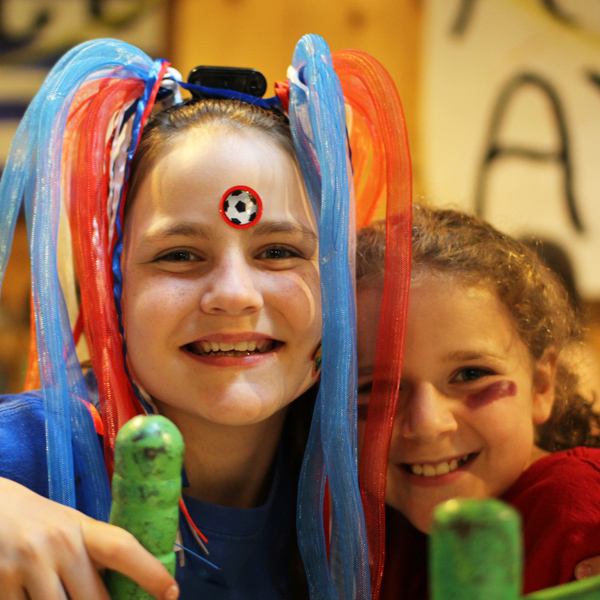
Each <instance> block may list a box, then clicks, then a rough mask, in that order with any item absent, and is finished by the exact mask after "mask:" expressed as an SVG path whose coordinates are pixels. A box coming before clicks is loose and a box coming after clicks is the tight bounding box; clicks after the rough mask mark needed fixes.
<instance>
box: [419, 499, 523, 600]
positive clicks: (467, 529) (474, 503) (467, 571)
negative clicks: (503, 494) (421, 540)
mask: <svg viewBox="0 0 600 600" xmlns="http://www.w3.org/2000/svg"><path fill="white" fill-rule="evenodd" d="M519 527H520V521H519V516H518V515H517V513H516V512H515V510H514V509H513V508H511V507H510V506H507V505H506V504H504V503H502V502H500V501H499V500H486V501H484V502H482V501H480V500H472V499H464V500H460V501H459V500H449V501H448V502H445V503H444V504H441V505H440V506H438V507H437V508H436V510H435V512H434V525H433V529H432V537H431V540H430V556H431V597H432V600H516V599H517V598H518V597H519V592H520V589H521V544H520V535H519Z"/></svg>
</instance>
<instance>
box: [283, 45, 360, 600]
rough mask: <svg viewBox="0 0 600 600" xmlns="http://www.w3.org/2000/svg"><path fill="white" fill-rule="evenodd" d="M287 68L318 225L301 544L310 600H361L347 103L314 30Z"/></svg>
mask: <svg viewBox="0 0 600 600" xmlns="http://www.w3.org/2000/svg"><path fill="white" fill-rule="evenodd" d="M293 70H295V73H296V76H295V79H296V80H295V81H294V80H292V81H291V98H290V122H291V125H292V133H293V136H294V145H295V147H296V152H297V154H298V156H299V159H300V165H301V168H302V172H303V175H304V179H305V181H306V183H307V189H308V191H309V195H310V196H311V201H312V203H313V208H314V210H315V213H316V214H317V216H318V217H317V218H318V219H319V221H320V226H319V265H320V272H321V295H322V304H323V346H322V357H323V362H322V365H323V368H322V374H321V385H320V389H319V395H318V398H317V406H316V408H315V413H314V417H313V423H312V425H311V431H310V435H309V441H308V446H307V450H306V455H305V459H304V464H303V468H302V472H301V475H300V489H299V496H298V541H299V546H300V551H301V553H302V557H303V560H304V563H305V567H306V571H307V577H308V582H309V588H310V594H311V598H312V599H313V600H315V599H317V598H319V599H321V598H323V599H331V600H333V599H335V598H344V599H350V598H354V599H367V598H370V581H369V572H368V564H369V561H368V550H367V541H366V530H365V523H364V515H363V511H362V504H361V499H360V492H359V488H358V474H357V470H358V469H357V451H356V433H355V432H356V381H357V375H356V333H355V323H356V319H355V308H354V293H353V285H352V276H351V272H350V266H349V256H350V254H351V252H353V247H352V244H351V243H350V236H351V227H350V223H351V222H352V220H353V217H352V215H351V194H350V188H349V182H348V169H347V165H348V163H347V153H346V152H347V143H346V130H345V118H344V100H343V95H342V91H341V86H340V84H339V80H338V78H337V76H336V74H335V72H334V70H333V67H332V62H331V55H330V53H329V49H328V47H327V44H326V43H325V42H324V40H323V39H322V38H320V37H319V36H316V35H308V36H304V37H303V38H302V39H301V40H300V41H299V42H298V44H297V46H296V50H295V53H294V59H293ZM316 192H319V193H318V195H317V194H316ZM352 231H353V229H352ZM326 477H327V480H328V482H329V487H330V491H331V498H332V504H333V510H332V517H333V533H332V545H331V549H330V558H329V561H328V559H327V552H326V548H325V539H324V529H323V516H322V515H323V501H324V491H325V478H326ZM327 525H328V524H327Z"/></svg>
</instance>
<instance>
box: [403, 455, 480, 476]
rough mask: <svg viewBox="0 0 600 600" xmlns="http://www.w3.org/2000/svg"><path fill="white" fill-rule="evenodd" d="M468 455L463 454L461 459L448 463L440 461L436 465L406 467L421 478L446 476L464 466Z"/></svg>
mask: <svg viewBox="0 0 600 600" xmlns="http://www.w3.org/2000/svg"><path fill="white" fill-rule="evenodd" d="M469 456H470V455H469V454H465V455H464V456H463V457H462V458H460V459H458V460H456V459H455V458H453V459H452V460H451V461H450V462H447V461H442V462H440V463H437V464H436V465H430V464H422V465H417V464H414V465H408V466H409V469H410V470H411V471H412V473H413V474H414V475H422V476H423V477H435V476H436V475H446V474H447V473H451V472H452V471H456V469H458V467H460V466H462V465H464V464H465V463H466V462H467V460H469Z"/></svg>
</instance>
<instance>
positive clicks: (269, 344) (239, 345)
mask: <svg viewBox="0 0 600 600" xmlns="http://www.w3.org/2000/svg"><path fill="white" fill-rule="evenodd" d="M281 345H282V342H278V341H277V340H259V341H256V340H251V341H248V342H236V343H235V344H232V343H229V342H206V341H200V342H192V343H191V344H187V345H186V346H184V347H185V349H186V350H188V351H189V352H191V353H192V354H196V355H198V356H215V357H216V356H236V357H240V356H252V355H254V354H265V353H266V352H271V351H272V350H274V349H275V348H277V347H279V346H281Z"/></svg>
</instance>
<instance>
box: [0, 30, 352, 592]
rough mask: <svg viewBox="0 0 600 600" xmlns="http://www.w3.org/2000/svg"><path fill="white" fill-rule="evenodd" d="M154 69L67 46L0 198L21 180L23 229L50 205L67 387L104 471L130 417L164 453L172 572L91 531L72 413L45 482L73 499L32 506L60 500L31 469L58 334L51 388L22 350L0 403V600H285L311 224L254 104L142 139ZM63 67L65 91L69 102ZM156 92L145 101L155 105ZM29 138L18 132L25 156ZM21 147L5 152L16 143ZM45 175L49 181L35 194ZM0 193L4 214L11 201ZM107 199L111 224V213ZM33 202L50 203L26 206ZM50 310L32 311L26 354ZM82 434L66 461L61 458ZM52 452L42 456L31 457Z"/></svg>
mask: <svg viewBox="0 0 600 600" xmlns="http://www.w3.org/2000/svg"><path fill="white" fill-rule="evenodd" d="M90 63H93V65H99V66H96V67H95V68H96V69H97V71H93V69H92V68H91V67H90ZM166 68H167V65H166V64H164V61H160V60H159V61H156V62H155V63H153V62H152V61H151V60H150V59H149V58H148V57H146V56H145V55H143V54H142V53H141V52H140V51H138V50H137V49H135V48H133V47H131V46H128V45H126V44H123V43H121V42H118V41H115V40H97V41H93V42H89V43H86V44H83V45H82V46H80V47H78V48H75V49H74V50H73V51H71V52H70V53H69V54H68V55H67V56H66V57H64V58H63V60H62V61H61V62H60V63H59V65H58V66H57V67H56V68H55V70H54V71H53V72H52V73H51V75H50V76H49V79H48V80H47V81H48V82H49V83H48V84H47V86H50V87H52V88H53V89H54V88H56V89H60V90H61V91H65V93H64V94H62V93H61V94H56V95H54V96H53V95H50V96H51V98H50V101H48V102H51V101H62V100H63V99H64V98H66V99H67V100H65V107H66V108H64V109H63V108H62V105H61V108H60V109H59V110H56V111H55V112H52V114H51V117H52V119H55V121H54V120H52V119H49V122H50V121H51V122H52V125H53V127H54V129H53V131H55V132H56V139H52V140H51V142H52V143H51V144H50V145H49V152H52V153H55V154H56V155H57V156H52V157H47V156H46V155H45V153H44V152H43V151H42V150H41V149H40V148H38V147H37V146H35V148H34V150H35V151H34V152H32V153H31V154H30V155H27V153H26V152H21V153H20V154H19V153H18V152H17V153H16V154H17V158H20V157H26V158H27V159H28V160H29V159H31V161H32V163H29V162H27V160H25V158H20V159H21V161H22V162H18V161H16V162H15V161H13V162H12V163H11V164H10V169H11V175H12V174H13V173H14V178H12V179H10V181H14V182H16V183H15V188H18V185H19V182H20V181H21V180H20V173H21V172H22V173H26V174H27V175H28V176H29V177H31V179H32V180H33V179H35V180H36V185H35V186H31V187H30V188H29V189H28V190H26V193H27V194H29V193H31V192H33V191H34V190H33V188H35V191H36V194H37V195H35V196H34V198H33V200H31V202H32V203H33V209H34V210H36V211H41V210H42V209H43V208H45V207H47V204H48V205H51V206H52V207H56V205H57V204H60V203H61V202H62V203H63V210H64V209H65V208H66V210H67V212H68V213H69V217H70V222H69V225H70V227H71V229H70V234H71V235H72V238H73V248H74V255H75V263H76V268H77V276H78V283H79V287H78V290H77V293H78V294H77V295H78V298H81V307H82V314H80V317H81V318H82V320H83V321H84V324H85V325H84V328H85V336H86V340H87V342H88V345H89V347H90V354H91V364H92V370H91V371H90V372H89V373H88V374H87V376H86V379H87V383H88V385H89V389H90V390H91V392H93V391H96V392H97V395H98V394H99V401H98V402H97V403H96V404H97V405H98V406H99V407H100V410H101V412H102V416H103V422H104V429H103V433H104V443H105V449H106V450H107V451H106V453H105V456H106V466H107V468H108V471H109V473H110V470H111V458H112V456H111V452H112V448H111V441H112V439H113V438H114V434H115V433H116V430H117V429H118V427H119V426H120V425H122V424H123V423H124V422H125V421H126V420H127V419H128V418H130V417H132V416H133V415H134V414H135V412H142V406H143V407H144V408H145V410H146V411H148V412H151V411H154V412H158V413H160V414H162V415H165V416H167V417H168V418H169V419H170V420H171V421H173V422H174V423H175V424H176V425H177V427H178V428H179V430H180V431H181V433H182V434H183V437H184V440H185V455H184V476H183V498H182V503H183V510H182V513H181V515H180V522H179V534H180V538H181V539H180V542H181V545H182V546H183V547H184V548H185V554H184V553H182V552H180V553H179V557H178V564H177V573H176V581H177V583H176V582H175V580H174V579H173V577H171V575H170V574H169V573H168V572H167V570H166V569H165V568H164V567H163V566H162V564H161V563H160V562H159V561H158V560H157V559H155V558H154V557H153V556H151V555H150V554H149V553H148V552H146V550H144V549H143V548H142V546H141V545H139V544H138V542H137V541H135V540H134V539H133V538H132V536H130V535H129V534H128V533H127V532H125V531H123V530H120V529H118V528H116V527H114V526H111V525H109V524H107V523H104V522H102V521H101V519H102V518H103V517H104V518H106V517H107V516H108V515H107V514H106V515H102V514H101V513H100V514H98V511H96V512H94V509H95V508H96V504H95V502H96V501H97V500H98V498H97V496H98V495H99V494H97V493H96V492H98V491H99V490H100V491H103V492H104V491H105V490H104V489H103V488H102V485H101V484H102V483H103V481H104V480H105V479H106V470H107V469H106V468H105V466H104V464H101V470H102V473H98V474H97V477H96V478H95V480H94V481H93V482H92V483H93V484H94V485H95V486H96V487H94V485H92V486H91V487H88V488H87V489H84V484H85V481H83V480H84V478H85V477H87V476H89V473H90V468H89V467H90V465H91V464H92V463H93V460H94V456H95V453H96V452H97V453H98V456H99V457H100V460H99V462H100V463H101V461H102V457H101V455H100V448H99V447H98V439H97V436H96V433H95V432H94V431H92V430H91V419H90V418H89V415H88V414H87V411H86V409H85V408H83V414H82V415H80V416H81V417H82V418H81V419H80V420H77V419H75V418H74V417H73V418H71V419H70V420H69V417H68V413H67V418H66V422H65V423H64V424H63V429H64V430H66V441H67V450H68V453H67V456H68V455H70V454H72V469H73V473H72V474H71V477H69V474H68V472H67V470H66V469H65V471H64V472H65V473H66V475H65V476H64V477H63V480H66V482H67V484H70V485H71V486H72V487H74V493H73V502H72V503H70V506H69V502H67V501H64V502H63V503H62V504H61V503H58V502H54V501H51V500H48V499H47V498H48V497H53V496H52V494H53V493H55V491H56V487H58V486H57V485H56V484H57V481H58V482H59V483H60V481H59V480H60V477H56V475H54V476H52V473H50V467H48V465H53V463H52V460H50V459H48V460H47V458H46V457H47V455H46V446H47V443H46V440H47V431H46V429H47V427H48V424H50V425H52V424H53V423H56V422H57V421H58V418H59V417H58V416H56V415H54V413H52V411H51V410H48V408H47V405H46V403H45V402H46V396H47V395H48V393H47V392H48V390H50V392H54V391H55V390H56V389H57V388H58V387H59V386H60V383H61V381H62V380H63V379H61V376H60V374H61V373H62V372H63V371H65V370H68V369H69V368H71V370H70V371H68V375H67V378H68V379H69V385H70V386H72V387H69V388H68V389H67V390H66V392H64V393H61V392H60V390H59V394H58V402H57V403H56V404H57V405H58V407H59V409H60V410H64V408H65V404H66V405H67V406H69V407H70V409H71V411H72V415H73V413H75V412H76V411H77V410H78V409H80V408H82V407H83V406H84V403H82V402H81V399H82V398H87V391H86V390H85V388H84V389H81V388H79V389H78V391H77V392H75V391H74V390H75V389H77V388H75V387H74V384H73V382H74V381H78V378H81V379H82V374H81V369H80V368H79V365H78V363H77V361H76V360H72V361H71V360H70V357H69V351H71V350H72V349H73V346H74V340H73V339H72V338H71V331H70V324H69V323H68V321H67V324H66V333H65V330H63V334H62V335H63V337H60V336H59V340H58V342H59V352H58V358H57V359H56V360H55V361H54V363H51V364H50V367H51V368H48V363H47V362H46V363H44V362H43V361H44V360H46V353H45V351H46V347H45V342H46V341H47V338H44V339H43V342H42V343H41V344H40V348H42V351H40V363H41V364H42V366H41V367H40V369H39V372H40V374H41V377H42V379H43V381H42V383H43V385H44V389H43V391H40V390H35V391H28V392H25V393H23V394H16V395H6V396H0V477H4V478H5V479H2V478H0V490H1V492H0V496H1V497H2V507H1V510H0V521H1V523H2V524H1V525H0V565H1V568H0V597H2V598H3V599H4V598H6V599H19V600H20V599H23V598H29V599H31V600H64V599H66V598H67V597H68V598H71V599H72V600H75V599H78V598H79V599H83V598H85V599H86V600H99V599H102V600H107V592H106V590H105V588H104V586H103V584H102V579H101V577H100V575H99V572H98V571H99V569H100V568H104V567H107V568H111V569H117V570H119V571H120V572H122V573H124V574H125V575H127V576H129V577H131V578H132V579H134V580H135V581H137V582H138V583H139V584H140V585H143V586H144V588H145V589H147V590H148V591H149V592H150V593H151V594H152V595H153V596H155V597H157V598H160V599H165V600H174V599H175V598H177V597H178V596H179V594H181V595H180V597H181V598H197V597H206V598H211V599H213V600H218V599H225V598H227V599H231V600H233V599H243V598H274V599H275V598H294V597H306V594H307V585H306V577H305V575H304V571H303V567H302V563H301V559H300V555H299V549H298V542H297V536H296V526H295V519H296V499H297V487H298V478H299V473H300V465H301V462H302V456H303V453H304V448H305V446H306V440H307V436H308V429H309V425H310V419H311V417H312V412H313V406H314V402H315V395H316V393H315V387H316V386H315V383H316V382H317V380H318V375H319V368H318V364H320V363H317V359H318V352H317V350H318V348H319V347H320V340H321V321H322V319H321V290H320V275H319V243H318V239H319V236H318V228H317V221H316V218H315V214H314V212H313V208H312V206H311V202H310V199H309V197H308V194H307V192H306V187H305V184H304V179H303V177H302V173H301V170H300V166H299V163H298V158H297V156H296V152H295V150H294V145H293V142H292V133H291V130H290V125H289V122H288V119H287V117H286V116H285V115H284V113H283V112H282V110H279V109H278V108H271V107H270V105H269V106H266V105H263V106H258V105H257V103H258V104H260V101H259V99H257V98H247V101H246V102H244V101H240V100H232V99H215V98H194V99H190V100H188V101H185V102H181V101H179V102H176V103H174V104H173V106H171V107H170V108H167V109H163V110H156V111H155V112H154V114H152V115H151V116H150V117H149V119H148V121H147V122H145V120H144V119H145V118H146V117H147V116H148V114H149V112H150V107H151V101H150V100H149V98H152V95H153V94H156V93H157V92H158V88H159V87H160V85H161V80H162V77H163V75H164V74H165V72H166ZM79 69H80V70H82V72H83V76H82V77H83V79H82V82H79V83H77V85H75V84H74V83H73V79H74V78H75V74H76V73H78V72H79V71H78V70H79ZM107 69H108V70H107ZM90 73H92V75H90ZM157 73H159V74H160V75H157ZM69 78H70V79H69ZM86 78H87V79H86ZM65 80H68V81H66V82H65ZM173 84H174V82H173V81H170V82H169V81H165V82H164V85H165V86H166V89H162V90H161V93H164V92H165V91H166V90H167V89H171V90H172V89H173ZM69 85H71V86H73V85H75V89H76V92H77V93H75V92H74V91H73V92H72V90H70V89H69V90H67V89H66V88H68V86H69ZM78 86H79V87H78ZM169 86H170V87H169ZM217 91H218V90H217ZM67 92H69V93H71V92H72V93H71V96H69V93H67ZM168 97H169V96H168V95H167V98H168ZM171 97H172V98H173V99H175V98H176V96H175V95H171ZM48 102H47V97H46V94H45V88H43V89H42V91H41V92H40V94H39V95H38V97H36V100H35V101H34V103H33V105H32V109H31V110H30V111H29V112H28V117H27V118H26V119H25V121H24V125H23V131H25V133H26V134H27V133H28V130H27V126H28V124H29V125H30V124H31V122H32V121H35V118H34V116H35V115H36V112H35V111H36V109H37V107H38V106H40V105H41V106H42V112H43V114H44V115H45V114H46V113H45V112H44V110H46V109H47V107H48ZM157 108H158V107H157ZM163 108H164V107H163ZM134 109H135V110H134ZM60 110H64V120H63V121H62V122H61V121H60V119H59V117H60V115H61V112H60ZM47 112H51V111H50V109H48V110H47ZM32 115H34V116H32ZM57 115H58V116H57ZM28 119H29V120H28ZM65 123H66V125H65ZM61 126H62V129H61ZM136 127H139V129H141V130H142V133H141V137H140V139H139V143H137V141H138V140H137V138H135V135H134V133H132V132H136ZM49 129H50V127H49V126H47V127H44V126H40V132H39V133H40V138H41V134H46V133H48V131H49ZM63 130H64V131H63ZM128 135H129V136H130V138H127V136H128ZM32 137H35V136H32ZM32 137H28V136H27V135H24V136H22V137H21V138H18V139H19V140H23V139H25V141H24V142H23V143H25V144H26V143H27V142H28V140H31V139H32ZM36 139H37V138H36ZM130 139H131V140H133V141H131V142H129V140H130ZM123 140H125V141H123ZM19 143H20V142H19ZM129 143H131V147H129ZM136 143H137V147H136ZM133 148H136V149H135V154H134V155H133V159H132V160H131V162H130V163H129V162H127V161H128V160H129V158H131V154H133ZM342 149H343V150H344V151H345V146H343V147H342ZM35 160H39V162H40V164H39V165H36V164H35V163H33V161H35ZM56 161H57V162H56ZM61 161H63V162H61ZM55 164H60V165H61V167H62V171H61V170H58V171H57V173H56V174H55V176H54V177H51V178H49V181H47V182H46V183H45V184H44V185H42V184H41V183H40V182H38V180H37V179H36V178H37V177H39V178H42V177H43V176H44V175H45V174H47V173H52V171H51V167H52V166H53V165H55ZM126 165H127V169H126ZM344 165H345V161H344ZM36 167H39V168H36ZM126 170H127V173H128V176H129V178H128V181H127V185H124V175H123V173H124V172H125V171H126ZM119 177H121V179H119ZM3 183H4V185H5V187H4V188H3V189H4V190H5V195H3V196H2V199H3V200H2V202H0V206H1V208H2V209H6V208H7V206H8V205H9V203H8V200H7V198H9V197H10V193H11V192H12V190H11V189H8V192H6V189H7V188H8V185H7V184H6V182H3ZM42 188H43V189H42ZM121 188H122V189H123V198H125V199H126V200H125V206H124V210H123V211H119V210H118V208H117V209H115V207H114V206H113V202H115V204H116V200H115V198H116V199H117V200H118V199H119V198H120V197H121V194H120V191H121ZM44 189H52V190H53V191H54V192H55V195H54V196H50V197H49V198H46V197H42V195H41V194H42V191H43V190H44ZM115 189H116V192H115ZM22 193H23V192H22V191H18V192H16V193H15V194H14V195H15V196H18V197H20V195H21V194H22ZM111 194H113V196H114V197H113V196H111ZM28 198H29V196H28ZM96 199H97V200H96ZM46 202H47V204H46ZM53 202H54V204H53ZM30 208H31V207H30V206H28V210H29V209H30ZM111 211H112V212H111ZM38 215H39V212H37V213H34V217H35V218H34V219H33V221H34V223H40V224H41V226H42V230H43V231H42V232H44V228H47V229H48V230H50V222H52V219H46V220H44V219H42V218H41V217H39V216H38ZM56 215H57V216H56V218H58V211H57V213H56ZM121 218H122V221H119V219H121ZM86 219H87V220H86ZM115 221H116V222H117V224H118V225H122V228H120V227H119V226H116V225H114V223H115ZM111 226H114V227H112V228H111ZM88 227H89V228H88ZM121 231H122V253H120V243H121V237H120V236H121ZM63 233H64V232H63ZM37 235H38V234H37V233H35V232H34V233H33V234H32V236H33V240H34V242H35V243H37V241H38V240H37ZM111 236H114V237H112V238H111ZM66 237H67V239H69V241H70V239H71V238H70V237H69V236H66ZM113 246H114V248H115V254H114V255H112V254H111V252H112V250H113ZM53 252H54V248H53V247H52V245H51V243H48V245H47V246H46V247H42V248H41V249H40V252H39V256H41V257H42V258H43V257H45V256H50V261H49V265H45V266H44V268H42V269H41V271H39V272H38V274H39V273H41V277H42V279H43V281H44V284H43V286H42V290H41V291H42V292H44V291H45V290H47V288H48V286H49V285H51V284H48V283H47V281H48V279H51V274H52V267H53V262H54V263H55V262H56V255H55V254H53ZM32 254H33V253H32ZM37 257H38V254H35V256H34V258H37ZM119 258H120V260H119ZM113 259H114V260H113ZM36 266H37V264H36ZM54 266H55V265H54ZM113 279H114V281H115V286H114V288H113ZM36 283H37V282H36ZM55 285H56V286H57V287H58V288H59V291H60V292H62V289H63V288H62V286H59V285H58V284H57V283H56V284H55ZM65 289H66V288H65ZM113 291H114V296H113ZM37 292H38V290H37V288H34V293H37ZM57 296H60V294H57ZM115 299H116V302H115ZM52 308H54V306H53V304H52V303H49V302H43V301H42V302H41V309H40V310H41V314H42V318H41V319H40V316H39V314H38V315H36V316H37V321H38V324H39V323H40V322H42V323H43V328H41V329H39V330H38V340H40V333H41V334H42V336H43V335H45V332H46V327H47V324H48V323H49V322H50V319H49V317H48V315H49V314H50V312H51V309H52ZM102 319H103V321H102V323H103V327H98V321H99V320H102ZM121 326H122V338H121V335H119V328H120V327H121ZM75 337H76V336H75ZM50 341H52V340H50ZM75 358H76V357H75ZM53 368H56V369H57V371H58V373H59V375H58V376H56V377H54V371H52V369H53ZM48 374H49V375H48ZM57 382H58V383H57ZM96 382H97V385H96ZM134 391H135V394H134ZM93 396H94V394H93V393H90V399H92V400H93V399H94V398H93ZM69 398H70V399H71V402H70V404H69ZM58 412H60V411H58ZM83 417H86V418H87V420H86V418H83ZM53 419H54V420H53ZM86 424H87V425H86ZM86 426H87V427H88V429H90V430H91V431H90V433H91V435H90V437H89V444H88V446H87V447H86V448H84V452H81V450H78V448H80V447H75V450H73V449H72V444H75V443H76V441H77V440H78V439H81V436H82V435H83V434H84V433H85V427H86ZM59 429H60V427H59ZM111 436H113V437H112V438H111ZM57 445H58V443H49V444H48V446H49V448H50V450H54V449H56V447H57ZM62 466H64V461H63V463H62ZM100 475H102V476H103V477H100ZM91 479H94V478H91ZM11 480H12V481H11ZM82 481H83V483H82ZM53 486H56V487H54V489H53ZM66 487H68V486H66ZM107 487H108V486H106V488H107ZM27 488H28V489H27ZM90 490H91V493H89V492H90ZM106 491H107V489H106ZM55 495H56V494H55ZM67 500H69V499H68V498H67ZM65 504H66V506H65ZM75 508H77V510H75ZM88 515H91V516H94V517H95V518H91V516H88ZM198 530H199V531H201V532H202V533H203V534H204V535H205V536H207V537H208V538H209V540H210V541H209V549H210V557H209V560H210V561H211V562H212V563H213V565H216V567H213V566H211V565H210V564H207V563H206V562H203V560H202V558H206V556H207V553H206V552H205V548H204V547H203V545H202V541H201V539H200V536H199V535H198ZM217 567H218V568H217Z"/></svg>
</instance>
